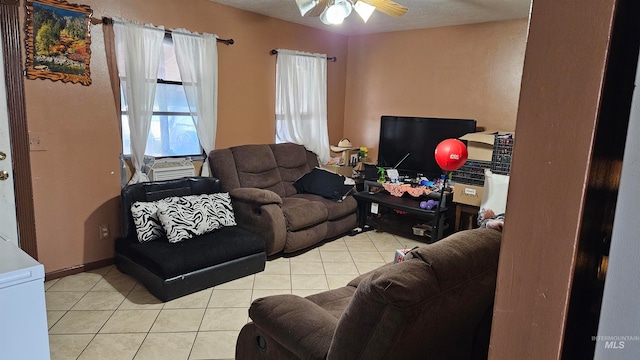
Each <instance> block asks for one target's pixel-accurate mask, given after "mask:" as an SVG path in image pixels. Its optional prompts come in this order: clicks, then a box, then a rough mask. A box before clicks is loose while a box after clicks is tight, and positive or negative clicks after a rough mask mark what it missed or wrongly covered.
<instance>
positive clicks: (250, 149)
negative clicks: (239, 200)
mask: <svg viewBox="0 0 640 360" xmlns="http://www.w3.org/2000/svg"><path fill="white" fill-rule="evenodd" d="M230 150H231V153H232V154H233V159H234V162H235V166H236V170H237V172H238V173H237V176H238V181H239V185H240V187H249V188H259V189H267V190H271V191H273V192H275V193H276V194H278V195H280V196H285V190H284V185H283V183H282V177H281V176H280V171H279V169H278V164H277V163H276V159H275V158H274V156H273V152H272V151H271V148H270V147H269V145H242V146H236V147H232V148H230ZM221 180H222V183H223V184H224V182H225V180H224V179H221Z"/></svg>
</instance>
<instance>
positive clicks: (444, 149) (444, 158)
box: [435, 139, 469, 171]
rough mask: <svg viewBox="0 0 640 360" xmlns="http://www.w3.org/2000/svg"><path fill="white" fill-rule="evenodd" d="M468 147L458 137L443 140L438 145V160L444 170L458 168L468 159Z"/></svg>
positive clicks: (436, 154) (436, 153)
mask: <svg viewBox="0 0 640 360" xmlns="http://www.w3.org/2000/svg"><path fill="white" fill-rule="evenodd" d="M468 156H469V154H468V153H467V147H466V146H465V145H464V143H463V142H462V141H460V140H458V139H446V140H442V141H441V142H440V144H438V146H436V151H435V157H436V162H437V163H438V165H440V168H441V169H442V170H444V171H454V170H458V169H459V168H460V167H461V166H462V165H464V163H465V162H466V161H467V157H468Z"/></svg>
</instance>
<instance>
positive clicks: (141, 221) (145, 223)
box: [131, 201, 164, 243]
mask: <svg viewBox="0 0 640 360" xmlns="http://www.w3.org/2000/svg"><path fill="white" fill-rule="evenodd" d="M131 216H133V223H134V224H135V228H136V235H137V237H138V241H140V242H141V243H143V242H147V241H152V240H156V239H159V238H161V237H162V236H163V235H164V228H163V227H162V222H161V221H160V219H159V218H158V205H157V204H156V203H155V202H153V201H149V202H146V201H136V202H135V203H133V205H131Z"/></svg>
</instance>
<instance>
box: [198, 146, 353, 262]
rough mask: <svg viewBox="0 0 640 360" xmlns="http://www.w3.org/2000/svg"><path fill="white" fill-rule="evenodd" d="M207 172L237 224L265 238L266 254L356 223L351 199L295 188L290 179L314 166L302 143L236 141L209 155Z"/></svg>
mask: <svg viewBox="0 0 640 360" xmlns="http://www.w3.org/2000/svg"><path fill="white" fill-rule="evenodd" d="M209 166H210V168H211V174H212V176H214V177H216V178H219V179H220V180H221V181H222V186H223V189H224V191H227V192H229V194H230V196H231V199H232V201H233V206H234V211H235V216H236V218H237V220H238V224H241V226H243V227H244V228H245V229H247V230H249V231H251V232H253V233H255V234H259V235H260V236H261V237H263V238H264V239H265V243H266V252H267V255H273V254H276V253H280V252H285V253H290V252H295V251H298V250H301V249H305V248H307V247H310V246H312V245H314V244H316V243H318V242H320V241H322V240H325V239H331V238H334V237H337V236H339V235H341V234H344V233H347V232H349V231H350V230H352V229H353V228H354V227H356V220H357V217H356V209H357V203H356V201H355V199H353V197H352V196H350V195H348V196H347V197H346V198H344V200H342V201H333V200H330V199H327V198H324V197H322V196H319V195H315V194H310V193H298V191H297V190H296V188H295V186H294V182H295V181H296V180H298V179H299V178H300V177H302V176H303V175H305V174H307V173H309V172H311V171H312V170H313V169H314V168H315V167H317V166H318V160H317V156H316V155H315V154H313V153H312V152H310V151H307V150H306V149H305V148H304V147H303V146H301V145H296V144H291V143H285V144H261V145H241V146H235V147H231V148H227V149H217V150H213V151H212V152H211V153H210V154H209Z"/></svg>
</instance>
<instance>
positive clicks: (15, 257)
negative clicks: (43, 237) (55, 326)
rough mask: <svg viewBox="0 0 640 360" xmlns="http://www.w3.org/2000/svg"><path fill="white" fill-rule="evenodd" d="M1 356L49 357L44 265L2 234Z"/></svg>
mask: <svg viewBox="0 0 640 360" xmlns="http://www.w3.org/2000/svg"><path fill="white" fill-rule="evenodd" d="M0 359H7V360H9V359H11V360H22V359H25V360H40V359H45V360H48V359H50V355H49V335H48V328H47V310H46V304H45V298H44V266H43V265H42V264H40V263H38V262H37V261H36V260H34V259H33V258H32V257H30V256H29V255H28V254H27V253H25V252H24V251H22V250H21V249H20V248H18V247H17V246H16V245H15V244H13V243H10V242H8V241H4V240H2V238H0Z"/></svg>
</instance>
